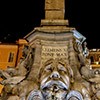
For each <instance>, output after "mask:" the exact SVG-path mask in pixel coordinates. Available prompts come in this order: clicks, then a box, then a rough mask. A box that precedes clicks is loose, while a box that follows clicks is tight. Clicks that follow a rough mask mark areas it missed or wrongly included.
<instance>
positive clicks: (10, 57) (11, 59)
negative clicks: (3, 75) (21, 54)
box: [8, 52, 14, 62]
mask: <svg viewBox="0 0 100 100" xmlns="http://www.w3.org/2000/svg"><path fill="white" fill-rule="evenodd" d="M13 59H14V53H12V52H10V54H9V59H8V62H13Z"/></svg>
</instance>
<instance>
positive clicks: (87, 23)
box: [0, 0, 100, 49]
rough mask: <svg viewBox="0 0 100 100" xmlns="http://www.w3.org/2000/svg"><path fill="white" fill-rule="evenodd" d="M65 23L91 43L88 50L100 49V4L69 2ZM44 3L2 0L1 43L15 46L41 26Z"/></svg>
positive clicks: (83, 0)
mask: <svg viewBox="0 0 100 100" xmlns="http://www.w3.org/2000/svg"><path fill="white" fill-rule="evenodd" d="M65 1H66V9H65V19H68V20H69V26H71V27H75V28H76V30H77V31H79V32H80V33H81V34H83V35H84V36H85V37H86V38H87V39H86V41H87V47H88V48H89V49H91V48H100V44H99V43H100V38H99V29H100V25H99V24H100V16H99V13H100V10H99V9H100V7H99V6H100V3H98V2H99V1H98V2H97V1H94V0H65ZM41 19H44V0H13V1H12V0H0V41H1V42H3V43H6V42H8V43H14V42H15V41H16V40H18V39H19V38H23V37H24V36H25V35H26V34H28V33H29V32H31V31H32V30H33V29H34V27H37V26H40V20H41Z"/></svg>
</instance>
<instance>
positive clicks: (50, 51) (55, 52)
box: [41, 46, 68, 60]
mask: <svg viewBox="0 0 100 100" xmlns="http://www.w3.org/2000/svg"><path fill="white" fill-rule="evenodd" d="M41 56H42V59H44V60H45V59H51V58H53V59H56V58H59V59H60V58H63V59H66V58H67V57H68V51H67V46H42V54H41Z"/></svg>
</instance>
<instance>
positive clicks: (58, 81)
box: [40, 60, 72, 100]
mask: <svg viewBox="0 0 100 100" xmlns="http://www.w3.org/2000/svg"><path fill="white" fill-rule="evenodd" d="M69 73H72V70H71V69H70V68H69V67H67V66H66V65H65V64H64V63H63V62H62V61H59V60H58V61H57V60H50V61H47V62H46V63H45V65H44V67H43V68H42V69H41V74H40V89H41V90H42V92H43V95H44V97H45V98H46V100H63V99H64V98H65V96H66V94H67V91H68V89H69V87H70V75H69Z"/></svg>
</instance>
